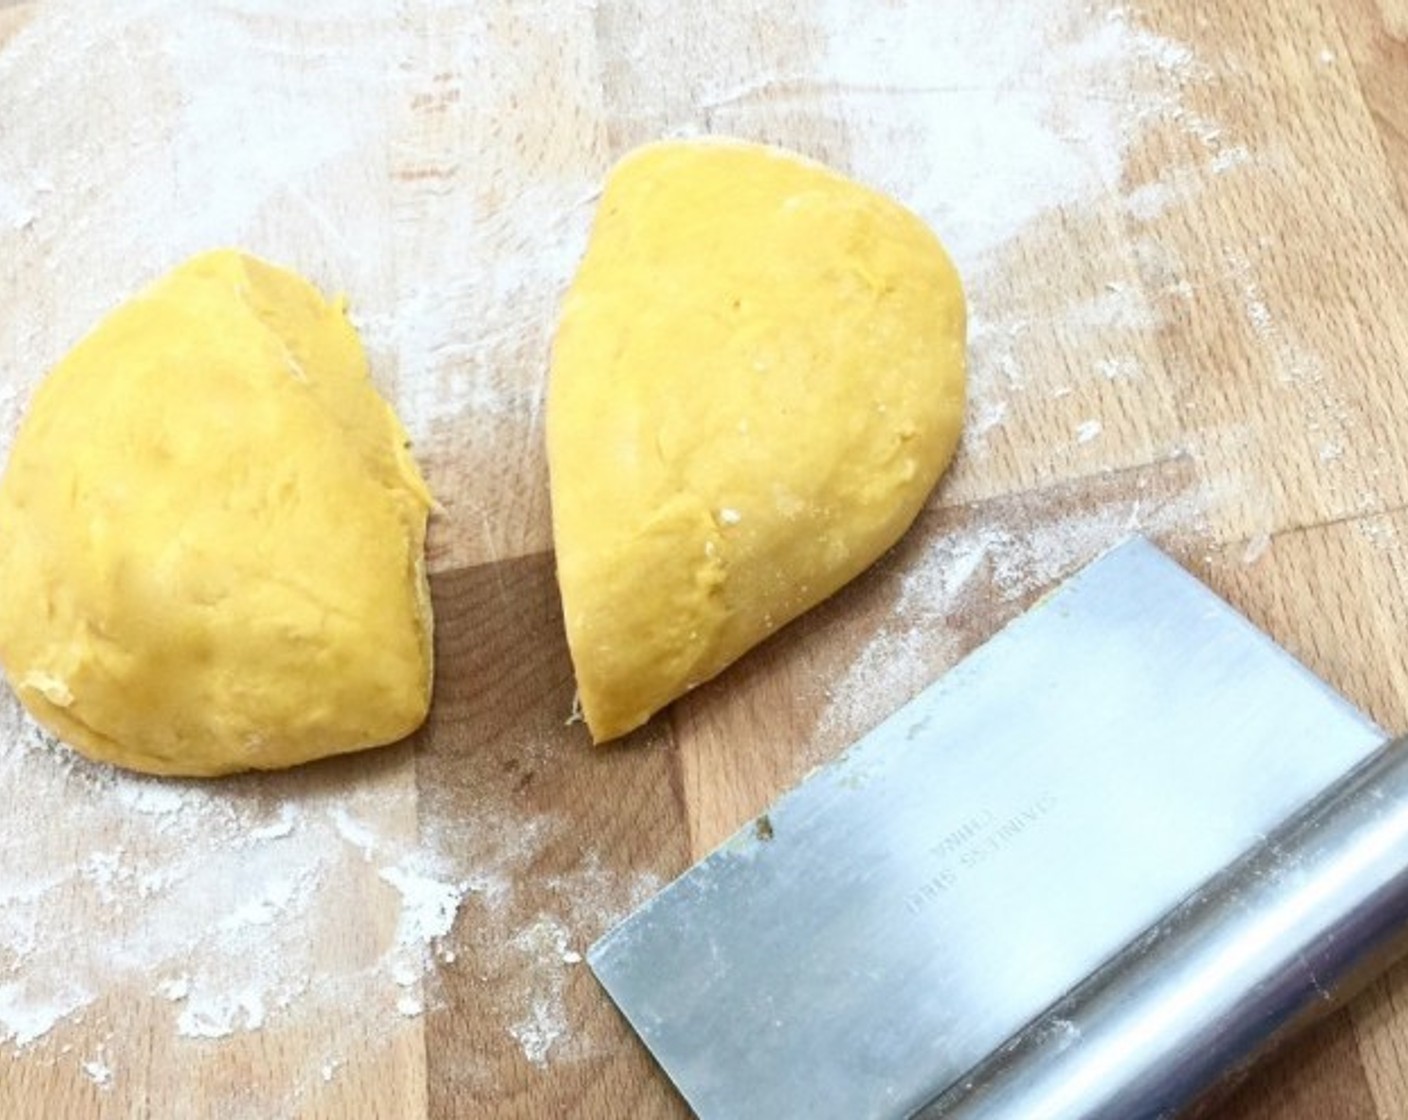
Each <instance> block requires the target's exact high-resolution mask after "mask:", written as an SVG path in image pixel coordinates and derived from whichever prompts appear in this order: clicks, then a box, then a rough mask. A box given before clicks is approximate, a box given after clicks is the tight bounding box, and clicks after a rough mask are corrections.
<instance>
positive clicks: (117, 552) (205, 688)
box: [0, 251, 431, 775]
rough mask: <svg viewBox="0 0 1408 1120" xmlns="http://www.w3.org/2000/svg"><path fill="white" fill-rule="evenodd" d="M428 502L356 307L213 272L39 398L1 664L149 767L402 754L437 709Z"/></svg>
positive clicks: (1, 525)
mask: <svg viewBox="0 0 1408 1120" xmlns="http://www.w3.org/2000/svg"><path fill="white" fill-rule="evenodd" d="M430 505H431V499H430V495H429V492H428V491H427V490H426V487H425V483H424V482H423V481H422V480H421V476H420V473H419V471H418V470H417V468H416V465H415V463H414V461H413V460H412V458H411V456H410V453H409V451H408V450H407V440H406V435H405V432H404V431H403V430H402V428H401V425H400V423H399V422H398V421H397V419H396V417H395V415H394V414H393V413H392V411H391V409H390V408H389V407H388V405H387V404H386V403H385V402H384V401H383V400H382V399H381V398H380V397H379V396H378V395H377V393H376V391H375V389H374V388H373V387H372V384H371V382H370V380H369V378H368V373H367V363H366V358H365V356H364V354H363V351H362V347H361V344H360V342H359V341H358V338H357V335H356V333H355V331H354V330H353V329H352V327H351V325H350V324H349V323H348V321H347V316H346V314H345V309H344V307H343V305H342V303H341V302H340V301H339V302H337V303H329V302H328V301H326V300H324V299H323V298H322V297H321V296H320V295H319V294H318V292H317V291H316V290H315V289H314V288H313V287H312V286H311V285H310V284H308V283H307V282H306V281H304V280H302V279H300V278H299V277H297V276H295V275H293V274H292V273H289V272H286V271H283V270H281V269H278V268H274V267H272V266H270V265H268V264H265V263H264V262H262V261H259V260H256V259H254V258H252V257H249V256H245V255H243V254H241V253H237V252H234V251H219V252H212V253H208V254H205V255H202V256H199V257H196V258H195V259H193V260H191V261H189V262H188V263H186V264H184V265H182V266H181V267H180V268H178V269H176V270H175V271H174V272H172V273H171V274H170V275H168V276H166V277H165V278H164V279H162V280H160V281H159V282H157V283H156V284H154V285H153V286H152V287H150V288H148V289H147V290H146V291H144V292H142V293H141V294H139V295H137V296H136V297H135V298H133V299H132V300H131V301H129V302H128V303H126V304H124V305H123V306H121V307H120V308H118V309H117V310H116V311H115V312H113V313H112V314H111V315H110V316H108V317H107V318H106V319H105V320H104V321H103V322H102V323H100V324H99V325H98V326H97V328H96V329H94V330H93V331H92V333H90V334H89V335H88V336H87V337H86V338H84V339H83V340H82V341H81V342H80V343H79V344H78V345H77V346H76V347H75V348H74V350H73V351H72V352H71V353H70V354H69V355H68V356H67V357H66V358H64V360H63V361H62V362H60V363H59V365H58V366H57V367H56V368H55V369H54V370H53V372H52V373H50V375H49V376H48V377H47V378H46V379H45V380H44V382H43V383H42V384H41V385H40V387H39V388H38V390H37V391H36V393H35V395H34V398H33V400H32V402H31V404H30V407H29V410H28V412H27V414H26V416H25V418H24V421H23V423H22V424H21V426H20V430H19V432H18V434H17V436H16V439H15V442H14V446H13V448H12V450H11V452H10V459H9V464H8V466H7V468H6V471H5V475H4V478H3V480H0V663H3V666H4V669H5V672H6V675H7V676H8V677H9V679H10V682H11V684H12V685H13V686H14V688H15V691H16V692H17V693H18V695H19V698H20V700H21V702H22V703H23V704H24V705H25V707H26V708H28V709H29V711H30V712H31V713H32V714H33V715H34V716H35V718H36V719H37V720H38V721H39V722H40V723H42V724H43V725H44V726H45V727H47V728H49V729H50V730H51V731H53V732H54V733H55V734H56V735H58V736H59V737H60V738H62V739H63V740H65V741H66V742H68V743H69V744H71V745H72V746H74V747H76V748H77V749H78V750H79V751H81V752H82V753H84V754H86V755H88V756H90V757H92V758H95V759H99V760H103V761H107V762H112V763H116V764H117V765H119V766H125V767H128V768H130V769H133V770H142V771H146V772H149V773H155V774H184V775H214V774H224V773H230V772H234V771H239V770H247V769H254V768H257V769H270V768H277V767H284V766H292V765H294V764H295V763H300V762H304V761H307V760H309V759H314V758H320V757H322V756H325V755H332V754H339V753H342V752H345V751H353V750H358V749H360V748H363V747H370V746H375V745H378V744H382V743H388V742H391V741H393V740H396V739H399V738H401V737H403V736H405V735H407V734H409V733H410V732H411V731H413V730H414V729H415V728H416V727H417V726H418V725H419V724H420V723H421V722H422V720H423V719H424V718H425V714H426V710H427V707H428V704H429V700H430V680H431V644H430V639H431V612H430V598H429V594H428V590H427V585H426V578H425V568H424V542H425V527H426V518H427V515H428V511H429V509H430Z"/></svg>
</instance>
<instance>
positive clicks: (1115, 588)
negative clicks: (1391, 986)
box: [588, 539, 1408, 1120]
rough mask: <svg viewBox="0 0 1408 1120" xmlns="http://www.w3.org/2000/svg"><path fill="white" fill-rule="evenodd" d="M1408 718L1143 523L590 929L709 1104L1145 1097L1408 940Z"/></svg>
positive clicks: (1051, 1114) (787, 1106) (870, 1108)
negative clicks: (1299, 643) (772, 801)
mask: <svg viewBox="0 0 1408 1120" xmlns="http://www.w3.org/2000/svg"><path fill="white" fill-rule="evenodd" d="M1405 869H1408V745H1401V744H1400V743H1397V742H1393V743H1387V744H1386V743H1385V736H1384V735H1383V733H1382V732H1380V731H1379V730H1378V729H1377V728H1376V727H1375V726H1374V725H1373V724H1372V723H1371V722H1370V721H1369V720H1368V719H1366V718H1365V717H1364V716H1363V715H1361V714H1360V713H1359V712H1357V711H1356V710H1355V709H1354V708H1353V707H1352V706H1351V705H1350V704H1349V703H1347V702H1346V701H1345V700H1344V699H1342V698H1341V697H1340V696H1338V695H1337V694H1336V693H1334V692H1333V691H1331V689H1330V688H1329V687H1327V686H1326V685H1325V684H1323V683H1322V682H1321V681H1319V680H1318V679H1316V678H1315V677H1314V676H1313V675H1312V674H1311V673H1310V672H1309V671H1308V670H1306V669H1305V668H1304V667H1302V666H1301V665H1300V664H1299V663H1297V662H1296V661H1295V660H1294V659H1293V658H1292V657H1291V656H1290V655H1289V654H1288V653H1286V652H1285V651H1284V650H1282V649H1281V648H1280V647H1279V646H1277V645H1276V644H1275V643H1273V642H1272V641H1271V640H1270V639H1269V638H1268V637H1266V636H1265V635H1263V634H1262V633H1260V632H1259V631H1258V630H1256V629H1255V628H1254V627H1253V626H1252V625H1251V624H1250V623H1249V622H1247V621H1246V620H1245V619H1244V618H1242V617H1241V616H1240V615H1239V614H1237V613H1236V612H1235V611H1234V610H1232V608H1231V607H1229V606H1228V605H1227V604H1226V603H1224V602H1223V601H1222V600H1220V599H1219V598H1217V596H1215V595H1214V594H1213V593H1212V592H1211V591H1209V590H1208V589H1207V588H1205V587H1204V586H1203V585H1202V584H1200V583H1199V582H1198V581H1197V580H1196V579H1194V578H1193V577H1192V576H1191V575H1189V574H1187V573H1186V572H1184V571H1183V570H1182V569H1181V568H1180V567H1179V566H1178V565H1177V564H1176V563H1174V562H1173V561H1172V560H1170V559H1169V558H1168V557H1166V556H1164V555H1163V554H1162V553H1161V552H1159V551H1158V550H1157V549H1156V548H1154V547H1153V546H1152V545H1151V544H1149V543H1147V542H1146V541H1143V540H1141V539H1133V540H1131V541H1128V542H1127V543H1125V544H1123V545H1121V546H1120V547H1118V548H1116V549H1115V550H1113V551H1112V552H1109V553H1107V554H1106V555H1105V556H1103V557H1102V558H1101V559H1099V560H1097V561H1096V562H1094V563H1093V564H1091V565H1090V566H1089V567H1088V568H1086V569H1085V570H1083V571H1082V572H1080V573H1078V574H1077V575H1076V576H1074V577H1073V578H1072V579H1070V580H1069V581H1068V582H1066V583H1065V584H1063V585H1062V586H1061V587H1059V588H1058V589H1057V590H1056V591H1055V592H1053V593H1052V594H1051V595H1049V596H1048V597H1047V598H1046V599H1045V600H1043V601H1042V602H1041V603H1040V604H1038V605H1037V606H1036V607H1035V608H1034V609H1033V610H1031V611H1030V612H1029V613H1028V614H1026V615H1024V616H1022V617H1021V618H1019V619H1017V620H1016V621H1015V622H1013V623H1012V624H1011V625H1009V626H1008V627H1007V628H1006V629H1004V630H1002V631H1001V632H1000V633H998V634H997V636H996V637H994V638H993V639H992V640H990V641H989V642H988V643H987V644H986V645H984V646H982V647H981V648H980V649H978V650H977V651H976V652H975V653H973V654H972V655H971V656H969V657H968V658H967V659H966V660H964V661H963V662H961V663H960V664H959V665H958V666H957V667H955V668H954V669H953V670H952V671H950V672H949V673H948V674H947V675H946V676H944V677H943V678H942V679H940V680H939V681H938V682H937V683H936V684H934V685H932V686H931V687H930V688H929V689H928V690H927V691H925V692H923V693H921V694H920V695H919V696H918V697H917V698H916V699H915V700H913V701H912V702H911V703H910V704H908V705H907V706H906V707H904V708H903V709H901V710H900V711H898V712H897V713H895V715H893V716H892V717H891V718H890V719H888V720H887V721H886V722H885V723H883V724H881V725H880V726H879V727H877V728H876V729H875V730H874V731H873V732H871V733H870V734H869V735H867V736H866V737H865V738H864V739H862V740H860V741H859V742H858V743H856V744H855V745H854V746H853V747H851V748H850V749H849V750H848V751H847V752H846V753H845V754H843V755H842V756H841V757H840V758H839V759H838V760H837V761H835V762H834V763H832V764H830V765H828V766H827V767H825V768H823V769H821V770H819V771H817V772H816V773H814V774H813V775H812V776H811V777H809V778H808V779H807V780H806V781H805V782H803V783H802V784H801V785H800V786H799V787H797V788H796V789H795V790H793V791H792V792H790V793H788V794H786V795H785V796H783V797H782V798H781V799H780V800H779V801H778V802H777V804H776V805H774V806H773V807H772V808H771V809H769V810H768V812H767V814H766V816H765V817H762V818H759V820H758V821H756V822H753V823H752V824H750V825H749V826H747V827H746V828H744V829H743V830H742V831H740V832H739V833H738V834H737V835H736V836H734V837H733V838H732V839H731V840H730V841H729V842H727V843H726V844H724V845H723V846H722V847H721V848H720V849H719V850H718V851H716V852H714V853H713V854H712V855H710V856H709V857H708V858H706V859H705V860H704V861H703V862H701V863H700V864H698V865H697V866H695V867H694V868H693V869H692V870H690V871H689V872H687V873H686V874H685V875H684V876H682V877H681V878H680V879H678V880H676V881H675V882H674V883H672V884H671V885H670V886H668V887H666V888H665V889H664V890H663V891H661V892H660V893H659V894H658V895H656V896H655V897H654V898H653V899H652V900H650V901H649V902H647V903H646V904H645V905H644V906H643V907H641V909H639V910H638V911H636V912H635V913H634V914H633V915H631V916H630V917H629V918H627V919H626V920H625V921H624V922H623V923H622V924H621V925H619V926H618V927H617V928H615V929H614V930H612V931H611V932H609V933H608V934H607V935H606V936H605V937H603V938H602V939H601V940H600V941H599V942H597V944H596V945H595V946H593V948H592V949H591V951H590V954H589V958H588V959H589V961H590V964H591V967H592V969H593V971H594V972H595V973H596V975H597V977H598V978H599V979H600V981H601V982H602V984H603V985H604V986H605V987H606V990H607V991H608V992H609V993H610V995H611V997H612V999H614V1001H615V1002H616V1004H617V1005H618V1006H619V1007H620V1008H621V1010H622V1011H623V1012H624V1013H625V1015H626V1017H627V1018H628V1019H629V1021H630V1023H631V1024H632V1026H633V1027H634V1028H635V1030H636V1031H637V1032H638V1033H639V1034H640V1036H641V1038H642V1039H643V1040H644V1041H645V1043H646V1045H647V1046H648V1047H649V1048H650V1050H651V1051H652V1052H653V1054H654V1055H655V1057H656V1059H657V1060H658V1061H659V1063H660V1064H661V1066H663V1067H664V1069H665V1071H666V1072H667V1073H668V1074H669V1076H670V1077H671V1078H672V1079H673V1080H674V1082H675V1084H676V1085H677V1086H678V1087H679V1089H680V1090H681V1092H682V1093H683V1094H684V1097H685V1099H686V1100H687V1101H688V1102H689V1104H690V1106H691V1107H692V1108H693V1109H694V1110H695V1112H696V1113H697V1114H698V1115H699V1116H700V1117H703V1118H704V1120H725V1118H727V1120H747V1118H752V1117H759V1118H767V1120H776V1118H793V1117H797V1118H801V1117H806V1118H809V1120H826V1118H831V1117H835V1118H844V1120H858V1118H864V1117H911V1116H924V1117H950V1118H953V1117H957V1118H962V1120H976V1118H980V1117H981V1118H983V1120H998V1118H1001V1120H1077V1118H1079V1120H1096V1118H1098V1120H1140V1118H1152V1117H1163V1116H1172V1115H1174V1114H1175V1113H1178V1112H1180V1111H1182V1110H1184V1109H1186V1108H1188V1107H1189V1106H1190V1105H1192V1104H1194V1103H1195V1102H1198V1101H1201V1100H1205V1099H1206V1097H1205V1093H1204V1091H1205V1090H1206V1089H1207V1088H1208V1087H1209V1086H1210V1085H1213V1084H1216V1083H1222V1084H1226V1083H1227V1080H1228V1078H1227V1075H1228V1074H1229V1072H1231V1071H1236V1070H1240V1069H1242V1068H1245V1066H1246V1065H1247V1064H1248V1063H1249V1062H1250V1061H1251V1060H1252V1059H1253V1058H1254V1057H1255V1056H1256V1055H1257V1054H1259V1053H1260V1052H1261V1051H1262V1050H1264V1049H1265V1048H1266V1047H1267V1046H1268V1045H1269V1044H1270V1043H1271V1042H1273V1041H1274V1040H1275V1039H1277V1038H1278V1037H1280V1036H1281V1035H1283V1034H1285V1033H1286V1032H1288V1031H1290V1030H1292V1029H1294V1028H1295V1027H1296V1026H1298V1025H1300V1024H1301V1023H1303V1022H1304V1021H1305V1020H1306V1019H1307V1018H1308V1017H1310V1016H1311V1015H1313V1014H1315V1013H1316V1011H1317V1010H1323V1009H1324V1008H1326V1007H1329V1006H1333V1001H1334V1000H1335V999H1336V998H1337V997H1338V996H1339V995H1340V994H1341V993H1343V992H1346V991H1349V990H1352V989H1353V987H1354V986H1355V984H1356V983H1357V982H1358V981H1359V980H1361V979H1363V978H1365V977H1367V975H1368V974H1369V972H1370V970H1372V969H1374V968H1376V967H1379V966H1381V965H1383V964H1384V963H1386V961H1387V959H1388V957H1389V956H1390V955H1391V954H1392V953H1394V952H1396V950H1397V949H1398V948H1399V945H1398V944H1397V943H1398V941H1399V940H1400V939H1401V935H1402V931H1403V928H1404V925H1405V921H1408V871H1405Z"/></svg>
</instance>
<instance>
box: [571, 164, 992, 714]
mask: <svg viewBox="0 0 1408 1120" xmlns="http://www.w3.org/2000/svg"><path fill="white" fill-rule="evenodd" d="M964 331H965V311H964V300H963V292H962V288H961V285H960V283H959V279H958V276H957V274H956V272H955V271H954V268H953V266H952V264H951V263H950V261H949V259H948V257H947V255H946V254H945V252H944V250H943V247H942V246H941V245H940V244H939V241H938V239H937V238H936V237H935V236H934V234H933V233H932V232H931V231H930V230H929V229H928V228H927V227H926V226H925V224H924V223H923V222H922V221H920V220H919V219H918V218H917V217H915V216H914V215H913V214H912V213H910V212H909V211H907V210H906V209H904V208H903V207H902V206H900V205H899V204H897V203H896V202H894V201H892V200H890V199H888V198H886V197H884V196H882V195H880V194H877V193H876V192H874V191H872V190H869V189H867V188H865V187H863V186H861V185H859V184H857V183H855V182H852V181H850V180H848V179H846V178H844V177H842V176H841V175H838V174H836V173H834V172H832V171H829V170H827V169H826V168H824V167H821V166H819V165H817V164H815V163H812V162H810V161H808V160H804V159H802V158H801V157H797V156H794V155H792V154H790V153H786V152H782V151H778V150H776V149H771V148H766V147H761V146H757V145H751V144H742V143H734V142H680V143H662V144H656V145H651V146H649V147H646V148H643V149H640V150H638V151H637V152H635V153H633V154H631V155H630V156H628V157H626V159H624V160H623V161H622V162H621V163H620V164H619V165H618V166H617V167H616V168H615V169H614V171H613V172H612V173H611V175H610V177H609V179H608V181H607V184H606V188H605V191H604V194H603V197H602V200H601V203H600V209H599V212H598V216H597V219H596V223H595V226H594V228H593V231H592V234H591V239H590V243H589V245H588V248H587V252H586V256H585V258H584V260H583V262H582V264H581V267H580V270H579V272H578V274H577V276H576V279H575V281H574V282H573V284H572V287H571V289H570V291H569V293H568V295H567V298H566V301H565V305H564V308H563V313H562V319H561V323H560V326H559V329H558V332H557V336H556V339H555V342H554V346H553V360H552V376H551V384H550V388H549V394H548V410H547V442H548V456H549V464H550V468H551V479H552V508H553V527H554V535H555V539H556V550H557V564H558V579H559V584H560V587H561V592H562V602H563V609H564V614H565V619H566V628H567V637H568V642H569V645H570V647H571V652H572V660H573V663H574V667H575V670H576V675H577V683H578V688H579V692H580V696H581V704H582V709H583V712H584V715H585V717H586V722H587V724H588V726H589V728H590V730H591V732H592V735H593V737H594V738H595V739H596V740H598V741H602V740H607V739H611V738H614V737H616V736H619V735H621V734H624V733H625V732H627V731H629V730H631V729H632V728H634V727H637V726H639V725H640V724H641V723H643V722H644V721H645V720H646V719H648V718H649V717H650V715H651V714H652V713H653V712H655V711H657V710H658V709H659V708H661V707H662V706H664V705H665V704H668V703H669V702H670V701H671V700H672V699H674V698H675V697H677V696H679V695H680V694H682V693H683V692H685V691H686V690H688V689H690V688H692V687H693V686H695V685H697V684H699V683H701V682H703V681H705V680H707V679H709V678H710V677H712V676H714V675H715V674H716V673H718V672H719V671H720V670H721V669H723V668H724V667H725V666H726V665H728V664H729V663H730V662H731V661H733V660H734V659H735V658H737V657H738V656H739V655H740V654H742V653H743V652H744V651H746V650H747V649H748V648H749V647H751V646H753V645H754V644H755V643H757V642H759V641H760V640H762V639H763V638H765V637H767V636H768V635H769V634H770V633H772V632H773V631H774V630H775V629H777V628H778V627H780V626H782V625H783V624H784V623H786V622H788V621H789V620H790V619H793V618H795V617H796V616H797V615H799V614H801V613H802V612H803V611H805V610H807V609H808V608H809V607H811V606H813V605H814V604H816V603H818V602H819V601H821V600H822V599H824V598H826V597H827V596H828V595H830V594H831V593H832V592H834V591H835V590H837V589H838V588H839V587H841V586H842V585H843V584H844V583H846V582H847V581H848V580H850V579H851V578H852V577H854V576H855V575H857V574H858V573H859V572H860V571H862V570H863V569H864V568H866V567H867V566H868V565H869V564H871V563H872V562H873V561H874V560H875V559H876V558H877V557H878V556H880V555H881V554H882V553H883V552H884V551H885V550H886V549H888V548H889V547H890V546H891V545H892V544H894V542H895V541H896V540H897V539H898V538H899V537H900V535H901V534H902V533H903V532H904V531H905V529H906V528H907V527H908V526H909V525H910V523H911V522H912V521H913V519H914V517H915V516H916V514H917V513H918V511H919V509H920V508H921V506H922V505H923V503H924V501H925V498H926V496H927V495H928V493H929V491H930V489H931V488H932V487H933V485H934V483H935V481H936V480H937V479H938V477H939V475H940V474H941V473H942V471H943V470H944V468H945V467H946V466H947V464H948V462H949V461H950V459H951V458H952V456H953V453H954V450H955V447H956V445H957V442H958V437H959V432H960V427H961V424H962V413H963V401H964Z"/></svg>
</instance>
